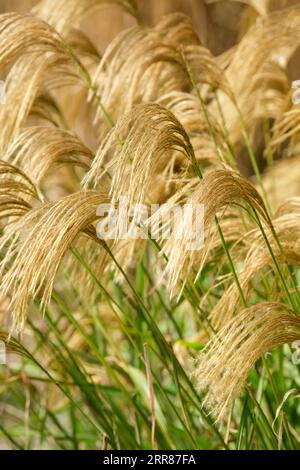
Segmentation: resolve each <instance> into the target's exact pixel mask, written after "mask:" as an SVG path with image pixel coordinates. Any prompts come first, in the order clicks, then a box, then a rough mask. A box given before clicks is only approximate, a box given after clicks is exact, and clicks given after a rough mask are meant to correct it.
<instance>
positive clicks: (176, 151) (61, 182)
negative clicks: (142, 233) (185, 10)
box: [0, 0, 300, 449]
mask: <svg viewBox="0 0 300 470" xmlns="http://www.w3.org/2000/svg"><path fill="white" fill-rule="evenodd" d="M108 3H110V4H114V6H115V7H118V8H122V9H124V10H125V11H126V12H127V13H129V14H130V15H132V17H133V18H134V19H135V21H136V26H134V27H132V28H130V29H128V30H125V31H123V32H122V33H121V34H120V35H118V36H117V37H116V38H115V39H114V40H113V42H112V43H111V44H110V45H109V46H108V47H107V49H106V51H105V53H104V54H103V56H101V54H100V53H99V51H98V50H97V48H96V47H95V46H94V45H93V44H92V43H91V41H90V40H89V39H88V38H87V37H86V36H85V35H84V34H83V33H82V32H81V31H80V30H79V29H78V27H79V24H80V22H81V20H82V18H83V17H84V15H86V14H87V13H91V11H92V10H93V9H95V8H99V7H101V6H102V5H103V4H106V5H107V4H108ZM245 3H247V4H251V8H252V9H251V15H249V22H248V23H249V25H248V26H249V27H248V28H247V30H246V31H244V32H243V34H241V39H240V41H239V43H238V44H237V45H236V46H235V47H234V48H233V49H231V50H229V51H226V52H225V53H224V54H222V55H220V56H218V57H214V56H213V55H212V54H211V53H210V51H209V50H208V49H206V48H205V47H203V45H201V43H200V40H199V38H198V37H197V35H196V33H195V32H194V31H193V28H192V25H191V22H190V20H189V19H188V18H187V17H185V16H183V15H182V14H173V15H170V16H167V17H165V18H163V19H161V21H160V22H159V23H158V24H157V25H156V26H155V27H153V28H149V27H146V26H144V25H143V22H142V21H141V18H140V16H139V11H138V2H137V4H136V3H135V1H134V0H115V1H113V0H111V1H108V0H106V1H101V0H42V1H41V2H40V3H38V4H37V6H36V7H35V8H34V9H33V10H32V11H31V12H29V13H28V14H17V13H8V14H3V15H1V16H0V68H1V78H2V80H3V82H4V83H5V99H3V100H2V101H3V103H2V104H1V105H0V149H1V161H0V218H1V239H0V250H1V263H0V275H1V278H0V292H1V312H0V319H1V324H0V325H1V327H0V330H1V333H0V340H1V343H0V344H1V358H2V362H4V363H5V364H3V365H1V366H0V375H1V382H0V396H1V403H0V414H1V418H0V445H1V447H9V448H13V449H41V448H42V449H44V448H45V449H47V448H55V449H56V448H58V449H150V448H152V449H277V448H280V449H299V448H300V421H299V408H300V402H299V393H300V392H299V389H300V376H299V365H298V363H299V362H300V354H298V352H299V349H300V347H299V344H300V317H299V315H300V295H299V286H298V284H299V274H300V272H299V263H300V199H299V198H298V197H297V191H298V190H299V182H298V180H299V174H300V167H299V140H298V136H299V126H300V112H299V109H300V108H299V107H298V101H299V100H298V93H297V89H293V88H292V87H291V77H290V76H289V67H288V64H289V61H290V59H291V57H292V56H293V55H294V53H295V51H296V49H297V47H298V45H299V43H300V7H297V6H295V7H293V8H291V9H286V10H284V11H282V10H280V11H278V12H273V13H271V11H270V10H271V7H270V5H271V2H267V1H261V2H257V1H254V0H253V1H248V2H245ZM278 3H280V2H278ZM284 4H286V2H281V5H279V6H284ZM249 8H250V7H249ZM249 11H250V10H249ZM254 12H255V13H254ZM253 18H254V20H255V21H253ZM250 20H251V21H250ZM251 22H252V23H253V24H252V26H251ZM295 86H297V84H296V85H295ZM292 93H294V95H292ZM245 160H247V161H249V162H250V163H251V166H252V173H253V175H254V176H253V177H251V178H249V177H248V178H247V177H245V176H243V174H242V172H241V171H240V168H241V164H242V162H243V161H245ZM262 163H263V167H264V171H261V168H262ZM290 196H293V197H290ZM121 197H126V198H127V200H128V201H129V202H130V204H145V205H151V204H162V203H168V202H172V203H177V204H182V203H188V204H196V203H199V204H203V205H204V209H205V216H204V235H205V242H204V245H203V247H201V248H198V249H197V250H193V251H191V250H189V248H188V246H187V242H186V240H184V239H177V238H176V237H174V236H172V233H170V236H169V237H168V238H163V239H153V238H152V237H151V236H150V235H149V236H147V237H144V239H136V240H131V239H129V240H123V239H122V237H119V238H118V237H116V239H115V240H110V241H109V240H106V241H105V240H103V239H100V238H99V237H97V232H96V226H97V208H98V206H99V205H100V204H109V203H112V204H114V205H118V202H119V200H120V198H121ZM116 223H117V225H119V224H120V220H117V222H116ZM182 223H184V221H182ZM171 232H172V231H171ZM117 233H118V232H117Z"/></svg>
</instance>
